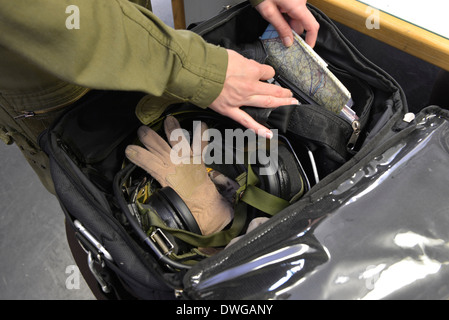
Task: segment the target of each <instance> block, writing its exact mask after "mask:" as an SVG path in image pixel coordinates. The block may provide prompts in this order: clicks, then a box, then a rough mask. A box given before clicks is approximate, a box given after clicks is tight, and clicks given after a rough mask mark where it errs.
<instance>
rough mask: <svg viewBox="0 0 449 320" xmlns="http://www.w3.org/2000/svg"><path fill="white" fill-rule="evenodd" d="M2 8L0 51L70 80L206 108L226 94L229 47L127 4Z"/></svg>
mask: <svg viewBox="0 0 449 320" xmlns="http://www.w3.org/2000/svg"><path fill="white" fill-rule="evenodd" d="M69 5H75V6H77V7H78V8H79V19H80V20H79V21H80V28H79V29H68V28H67V27H66V20H67V19H68V18H70V15H71V12H69V13H66V8H67V7H68V6H69ZM0 6H1V10H0V30H2V31H1V32H0V45H2V46H5V47H8V48H9V49H10V50H12V51H14V52H16V53H17V54H18V55H20V56H23V57H25V58H27V59H28V60H30V61H31V62H33V63H34V64H35V65H37V66H38V67H40V68H42V69H43V70H45V71H46V72H48V73H51V74H53V75H55V76H57V77H58V78H60V79H62V80H65V81H67V82H71V83H75V84H78V85H81V86H84V87H88V88H94V89H105V90H132V91H143V92H146V93H148V94H149V95H151V96H153V97H155V98H156V99H160V100H161V101H162V100H163V101H165V102H166V103H174V102H181V101H190V102H192V103H194V104H196V105H198V106H199V107H203V108H205V107H207V106H209V105H210V104H211V103H212V101H213V100H215V98H216V97H217V96H218V95H219V94H220V92H221V90H222V88H223V82H224V79H225V74H226V68H227V52H226V50H225V49H223V48H219V47H217V46H214V45H211V44H207V43H206V42H205V41H204V40H203V39H202V38H201V37H199V36H198V35H196V34H194V33H192V32H189V31H184V30H174V29H172V28H170V27H168V26H166V25H165V24H164V23H163V22H161V21H160V20H159V19H158V18H157V17H156V16H154V15H153V14H152V13H151V12H150V11H148V10H146V9H145V8H143V7H141V6H137V5H135V4H132V3H130V2H128V1H126V0H71V1H60V0H33V1H29V0H14V1H10V0H0Z"/></svg>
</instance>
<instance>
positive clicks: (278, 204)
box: [238, 166, 290, 216]
mask: <svg viewBox="0 0 449 320" xmlns="http://www.w3.org/2000/svg"><path fill="white" fill-rule="evenodd" d="M240 179H241V177H240ZM246 181H247V183H246V185H245V186H243V187H242V188H240V189H239V191H238V193H239V195H240V201H243V202H245V203H247V204H248V205H250V206H252V207H254V208H256V209H259V210H260V211H262V212H265V213H267V214H269V215H272V216H273V215H275V214H277V213H278V212H279V211H281V210H282V209H284V208H286V207H288V206H289V205H290V203H289V202H288V201H287V200H284V199H282V198H279V197H276V196H274V195H272V194H271V193H268V192H266V191H265V190H262V189H260V188H258V187H256V185H257V184H258V183H259V179H258V178H257V175H256V174H255V173H254V171H253V169H252V168H251V166H248V173H247V179H246Z"/></svg>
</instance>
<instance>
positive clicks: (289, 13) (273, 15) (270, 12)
mask: <svg viewBox="0 0 449 320" xmlns="http://www.w3.org/2000/svg"><path fill="white" fill-rule="evenodd" d="M306 2H307V1H306V0H265V1H263V2H261V3H260V4H258V5H257V6H256V10H257V11H259V13H260V14H261V16H262V17H264V19H265V20H267V21H268V22H270V23H271V24H272V25H273V26H274V27H275V28H276V30H277V32H278V33H279V36H280V37H281V39H282V41H283V43H284V45H285V46H287V47H289V46H291V45H292V44H293V34H292V31H291V29H293V30H295V31H296V33H297V34H302V33H303V32H304V31H307V32H306V42H307V44H308V45H310V46H311V47H312V48H313V47H314V46H315V43H316V39H317V36H318V29H319V28H320V25H319V24H318V22H317V21H316V19H315V17H314V16H313V15H312V13H311V12H310V11H309V9H308V8H307V7H306ZM284 14H285V15H284Z"/></svg>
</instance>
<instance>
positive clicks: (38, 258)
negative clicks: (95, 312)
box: [0, 0, 438, 300]
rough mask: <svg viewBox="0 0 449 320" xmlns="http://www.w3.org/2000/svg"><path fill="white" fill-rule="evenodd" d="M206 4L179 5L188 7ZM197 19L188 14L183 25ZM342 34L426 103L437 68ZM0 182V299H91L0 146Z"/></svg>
mask: <svg viewBox="0 0 449 320" xmlns="http://www.w3.org/2000/svg"><path fill="white" fill-rule="evenodd" d="M209 1H210V0H195V1H194V0H186V1H185V3H186V6H189V4H190V5H193V4H195V3H202V4H204V3H205V2H207V3H208V4H209V3H210V2H209ZM224 1H226V0H224ZM228 2H232V1H231V0H229V1H228ZM235 2H238V1H234V3H235ZM152 3H153V6H154V11H155V13H156V14H157V15H158V16H160V17H161V18H162V20H163V21H164V22H166V23H167V24H169V25H173V20H172V16H171V7H170V2H169V1H167V0H158V1H156V0H153V1H152ZM220 4H221V3H220ZM218 9H220V8H219V7H214V8H213V10H214V11H218ZM189 10H191V7H189ZM186 12H189V11H188V10H187V9H186ZM202 14H206V13H202ZM207 14H211V12H207ZM201 18H203V17H202V16H194V13H192V14H191V16H188V17H187V22H188V23H189V22H190V21H194V22H195V21H200V19H201ZM346 32H347V35H348V36H349V37H350V39H351V40H352V41H353V42H354V43H355V44H356V46H358V47H359V49H360V50H361V51H362V52H363V53H365V54H366V55H367V56H368V57H369V58H370V59H372V60H373V61H374V62H375V63H377V64H379V65H380V66H381V67H383V68H384V69H385V70H387V71H388V72H390V73H391V74H392V75H393V76H394V77H395V78H396V79H397V80H398V81H399V83H400V84H401V85H402V86H403V87H404V89H405V90H406V93H407V95H408V97H409V101H410V102H411V105H412V107H413V108H416V109H420V108H421V107H423V106H425V105H426V102H427V99H428V95H429V94H430V90H431V86H432V85H433V79H434V76H435V75H436V72H437V71H438V68H436V67H434V66H431V65H429V64H426V63H424V62H422V61H420V60H418V59H416V58H413V57H410V56H408V55H405V54H403V53H401V52H399V51H397V50H395V49H392V48H391V47H388V46H386V45H383V44H380V43H378V42H375V41H373V40H371V39H368V38H367V37H364V36H360V35H358V34H355V33H353V32H351V31H350V30H346ZM373 49H375V50H373ZM386 57H393V58H392V59H386ZM411 66H413V67H411ZM0 181H1V184H0V203H1V211H0V274H1V279H0V299H50V300H53V299H67V300H73V299H94V297H93V295H92V294H91V292H90V291H89V288H88V287H87V285H86V284H85V282H84V281H83V279H82V277H79V278H78V277H77V276H78V274H77V272H76V269H74V267H75V266H74V262H73V258H72V256H71V254H70V251H69V250H68V246H67V243H66V239H65V232H64V224H63V221H64V220H63V214H62V212H61V210H60V208H59V204H58V203H57V201H56V199H55V198H54V197H53V196H51V195H49V194H48V193H47V192H46V190H45V189H44V188H43V187H42V186H41V185H40V183H39V181H38V179H37V177H36V176H35V175H34V172H33V171H32V170H31V168H30V167H29V166H28V164H27V163H26V161H25V160H24V159H23V158H22V156H21V153H20V151H19V150H18V149H17V148H16V147H15V146H5V145H4V144H3V143H1V142H0ZM78 280H79V283H78V282H77V281H78Z"/></svg>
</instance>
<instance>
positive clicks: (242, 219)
mask: <svg viewBox="0 0 449 320" xmlns="http://www.w3.org/2000/svg"><path fill="white" fill-rule="evenodd" d="M140 208H141V207H140ZM141 210H144V211H146V212H145V213H146V214H148V217H149V220H150V225H151V226H153V227H156V228H160V229H161V230H164V231H167V232H168V233H170V234H171V235H173V236H174V237H176V238H178V239H180V240H182V241H184V242H187V243H189V244H191V245H194V246H197V247H205V248H206V247H222V246H225V245H227V244H228V243H229V242H230V241H231V240H232V239H233V238H235V237H237V236H238V235H239V234H240V232H241V231H242V229H243V227H244V226H245V223H246V215H247V213H246V212H247V210H246V204H244V203H239V204H238V205H236V206H235V211H234V219H233V221H232V225H231V227H230V228H229V229H226V230H222V231H219V232H216V233H213V234H210V235H206V236H205V235H200V234H196V233H193V232H190V231H187V230H183V229H174V228H169V227H167V226H166V224H165V223H164V222H163V221H162V219H161V218H160V217H159V216H158V215H157V213H156V212H154V211H153V210H150V209H147V208H141Z"/></svg>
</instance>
